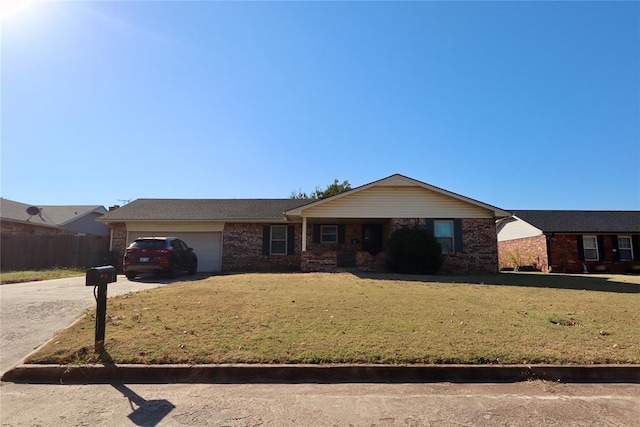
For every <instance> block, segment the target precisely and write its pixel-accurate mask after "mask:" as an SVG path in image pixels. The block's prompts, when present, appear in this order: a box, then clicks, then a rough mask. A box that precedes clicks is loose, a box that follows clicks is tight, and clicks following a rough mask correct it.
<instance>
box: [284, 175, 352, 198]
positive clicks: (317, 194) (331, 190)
mask: <svg viewBox="0 0 640 427" xmlns="http://www.w3.org/2000/svg"><path fill="white" fill-rule="evenodd" d="M349 190H351V184H349V181H347V180H344V181H342V183H340V182H339V181H338V180H337V179H334V180H333V184H329V185H327V188H325V189H324V190H322V189H320V186H316V189H315V191H313V192H312V193H309V194H307V193H306V192H304V191H302V189H299V190H298V191H292V192H291V195H290V196H289V198H290V199H317V200H319V199H326V198H327V197H331V196H335V195H336V194H340V193H344V192H345V191H349Z"/></svg>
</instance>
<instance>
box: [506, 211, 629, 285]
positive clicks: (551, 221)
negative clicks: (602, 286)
mask: <svg viewBox="0 0 640 427" xmlns="http://www.w3.org/2000/svg"><path fill="white" fill-rule="evenodd" d="M639 240H640V211H575V210H517V211H514V212H513V216H512V217H511V218H505V219H502V220H499V221H498V248H499V253H500V264H501V267H503V268H505V267H506V268H517V267H519V266H527V267H533V268H535V269H537V270H541V271H546V272H549V271H553V272H559V273H583V272H589V273H597V272H610V273H638V272H640V242H639Z"/></svg>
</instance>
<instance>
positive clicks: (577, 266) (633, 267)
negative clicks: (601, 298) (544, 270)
mask: <svg viewBox="0 0 640 427" xmlns="http://www.w3.org/2000/svg"><path fill="white" fill-rule="evenodd" d="M590 235H592V234H590ZM627 235H628V234H627ZM581 238H582V236H581V235H575V234H556V235H554V236H552V237H550V238H549V240H548V244H549V253H550V264H551V271H555V272H559V273H582V272H583V271H584V267H585V266H586V268H587V271H588V272H589V273H598V272H608V273H630V272H634V273H637V272H638V268H640V261H638V260H636V261H619V260H616V253H615V252H614V251H613V249H614V243H613V242H614V241H613V238H614V236H612V235H600V236H598V240H599V242H598V254H599V256H600V259H599V260H598V261H584V260H581V259H580V258H581V254H580V249H579V244H578V239H581ZM634 249H635V248H634ZM634 255H635V256H636V259H637V258H638V254H636V253H635V252H634Z"/></svg>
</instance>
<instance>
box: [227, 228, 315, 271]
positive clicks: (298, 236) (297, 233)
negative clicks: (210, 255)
mask: <svg viewBox="0 0 640 427" xmlns="http://www.w3.org/2000/svg"><path fill="white" fill-rule="evenodd" d="M265 225H269V224H245V223H237V224H233V223H227V224H225V226H224V232H223V233H222V271H297V270H300V253H301V246H302V245H301V241H302V226H301V225H300V224H295V225H293V226H294V245H295V246H294V253H293V255H264V254H263V253H262V235H263V227H264V226H265ZM290 225H291V224H290Z"/></svg>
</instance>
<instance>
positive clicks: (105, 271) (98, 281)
mask: <svg viewBox="0 0 640 427" xmlns="http://www.w3.org/2000/svg"><path fill="white" fill-rule="evenodd" d="M117 280H118V276H117V273H116V268H115V267H114V266H112V265H103V266H102V267H91V268H90V269H88V270H87V280H86V283H85V284H86V285H87V286H99V285H106V284H107V283H113V282H115V281H117Z"/></svg>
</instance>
